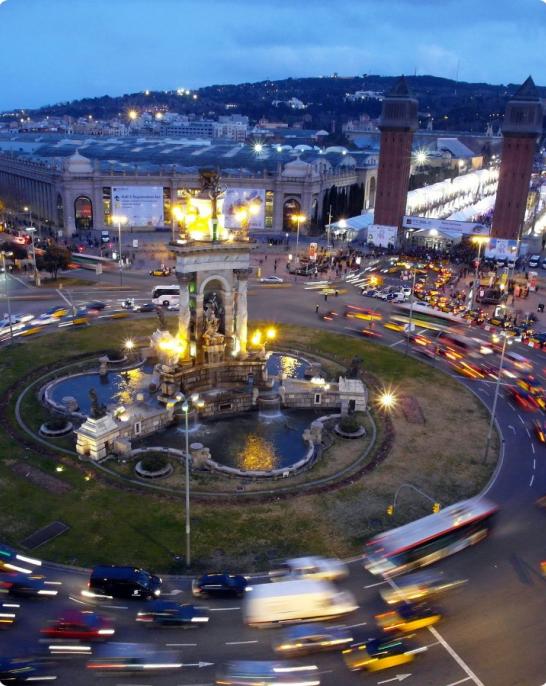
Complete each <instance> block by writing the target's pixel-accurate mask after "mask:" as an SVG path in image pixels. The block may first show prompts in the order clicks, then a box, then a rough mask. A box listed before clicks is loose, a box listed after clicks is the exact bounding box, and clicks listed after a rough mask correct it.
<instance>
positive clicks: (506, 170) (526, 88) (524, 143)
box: [491, 76, 543, 240]
mask: <svg viewBox="0 0 546 686" xmlns="http://www.w3.org/2000/svg"><path fill="white" fill-rule="evenodd" d="M542 116H543V115H542V105H541V103H540V98H539V95H538V91H537V89H536V87H535V84H534V82H533V79H532V78H531V77H530V76H529V78H528V79H527V81H525V83H524V84H523V85H522V86H521V87H520V89H519V90H518V91H517V93H516V94H515V95H514V97H513V98H512V99H511V100H510V101H509V102H508V104H507V105H506V111H505V113H504V122H503V125H502V135H503V138H504V140H503V144H502V158H501V166H500V174H499V185H498V188H497V198H496V200H495V211H494V213H493V228H492V231H491V235H492V236H495V237H497V238H510V239H514V240H515V239H517V238H518V236H519V233H520V231H521V228H522V227H523V220H524V218H525V208H526V207H527V195H528V193H529V182H530V180H531V172H532V169H533V158H534V155H535V151H536V143H537V138H538V136H539V135H540V134H541V133H542Z"/></svg>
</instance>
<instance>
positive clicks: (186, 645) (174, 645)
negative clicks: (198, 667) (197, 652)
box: [165, 643, 197, 648]
mask: <svg viewBox="0 0 546 686" xmlns="http://www.w3.org/2000/svg"><path fill="white" fill-rule="evenodd" d="M165 645H166V646H167V648H195V646H196V645H197V643H165Z"/></svg>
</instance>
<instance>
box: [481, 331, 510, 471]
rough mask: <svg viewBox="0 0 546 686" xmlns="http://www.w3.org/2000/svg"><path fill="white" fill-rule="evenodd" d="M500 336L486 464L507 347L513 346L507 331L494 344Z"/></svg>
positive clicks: (484, 458) (484, 453)
mask: <svg viewBox="0 0 546 686" xmlns="http://www.w3.org/2000/svg"><path fill="white" fill-rule="evenodd" d="M499 336H500V337H501V338H502V339H503V340H502V348H501V356H500V363H499V371H498V372H497V383H496V384H495V395H494V396H493V407H492V408H491V419H490V421H489V429H488V431H487V439H486V441H485V450H484V452H483V463H484V464H485V463H486V462H487V457H488V455H489V446H490V444H491V436H492V435H493V425H494V423H495V413H496V411H497V402H498V400H499V391H500V385H501V377H502V369H503V366H504V355H505V353H506V346H507V345H512V343H513V341H512V338H511V337H510V336H508V332H507V331H501V332H500V333H499V335H498V336H493V342H494V343H498V341H499V340H500V338H499Z"/></svg>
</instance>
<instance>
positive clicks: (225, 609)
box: [205, 607, 241, 612]
mask: <svg viewBox="0 0 546 686" xmlns="http://www.w3.org/2000/svg"><path fill="white" fill-rule="evenodd" d="M240 609H241V608H240V607H206V608H205V610H208V611H209V612H229V611H230V610H240Z"/></svg>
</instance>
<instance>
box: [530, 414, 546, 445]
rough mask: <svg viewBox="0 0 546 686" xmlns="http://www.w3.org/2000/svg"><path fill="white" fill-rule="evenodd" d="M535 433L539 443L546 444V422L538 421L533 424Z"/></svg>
mask: <svg viewBox="0 0 546 686" xmlns="http://www.w3.org/2000/svg"><path fill="white" fill-rule="evenodd" d="M533 431H534V432H535V436H536V438H537V440H538V442H539V443H542V444H546V421H545V420H544V419H537V420H536V421H534V422H533Z"/></svg>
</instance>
